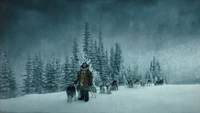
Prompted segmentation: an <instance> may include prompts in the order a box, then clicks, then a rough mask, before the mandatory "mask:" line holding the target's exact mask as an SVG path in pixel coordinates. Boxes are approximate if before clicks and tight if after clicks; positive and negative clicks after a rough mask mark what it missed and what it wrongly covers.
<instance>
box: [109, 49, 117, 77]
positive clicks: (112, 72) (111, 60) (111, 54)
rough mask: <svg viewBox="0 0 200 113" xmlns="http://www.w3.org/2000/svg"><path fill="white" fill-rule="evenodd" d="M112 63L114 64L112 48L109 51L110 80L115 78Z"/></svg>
mask: <svg viewBox="0 0 200 113" xmlns="http://www.w3.org/2000/svg"><path fill="white" fill-rule="evenodd" d="M114 62H115V57H114V49H113V47H111V50H110V72H111V77H112V79H115V78H116V76H115V65H114Z"/></svg>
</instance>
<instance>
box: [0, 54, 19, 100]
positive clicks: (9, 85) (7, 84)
mask: <svg viewBox="0 0 200 113" xmlns="http://www.w3.org/2000/svg"><path fill="white" fill-rule="evenodd" d="M16 91H17V86H16V79H15V76H14V74H13V72H12V69H11V66H10V63H9V60H8V58H7V53H6V51H4V52H3V55H2V61H1V65H0V98H11V97H15V96H16Z"/></svg>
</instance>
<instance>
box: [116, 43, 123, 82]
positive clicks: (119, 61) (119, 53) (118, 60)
mask: <svg viewBox="0 0 200 113" xmlns="http://www.w3.org/2000/svg"><path fill="white" fill-rule="evenodd" d="M122 61H123V60H122V50H121V47H120V45H119V44H118V43H116V44H115V52H114V73H115V75H116V77H117V78H116V79H117V81H118V82H119V80H120V76H121V75H120V71H121V65H122Z"/></svg>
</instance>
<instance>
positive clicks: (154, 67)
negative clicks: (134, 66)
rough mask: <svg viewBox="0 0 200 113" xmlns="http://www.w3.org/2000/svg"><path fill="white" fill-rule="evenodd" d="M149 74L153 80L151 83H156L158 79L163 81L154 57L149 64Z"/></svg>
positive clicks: (158, 64)
mask: <svg viewBox="0 0 200 113" xmlns="http://www.w3.org/2000/svg"><path fill="white" fill-rule="evenodd" d="M150 72H151V75H152V78H153V82H156V80H157V79H158V78H160V77H162V78H163V79H164V76H163V73H162V70H161V66H160V63H159V62H158V61H156V58H155V56H153V60H152V61H151V63H150Z"/></svg>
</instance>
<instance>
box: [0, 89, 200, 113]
mask: <svg viewBox="0 0 200 113" xmlns="http://www.w3.org/2000/svg"><path fill="white" fill-rule="evenodd" d="M5 112H14V113H15V112H17V113H23V112H26V113H200V85H164V86H152V87H144V88H138V89H129V88H127V87H120V88H119V91H113V92H112V94H111V95H109V94H99V93H98V94H97V98H90V100H89V102H87V103H85V102H84V101H73V102H72V103H68V102H67V96H66V93H65V92H59V93H51V94H40V95H39V94H31V95H25V96H23V97H18V98H12V99H3V100H0V113H5Z"/></svg>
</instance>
